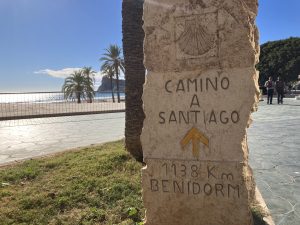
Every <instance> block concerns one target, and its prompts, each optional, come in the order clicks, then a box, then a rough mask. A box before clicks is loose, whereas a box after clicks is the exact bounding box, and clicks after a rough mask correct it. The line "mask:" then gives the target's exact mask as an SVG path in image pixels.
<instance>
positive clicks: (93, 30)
mask: <svg viewBox="0 0 300 225" xmlns="http://www.w3.org/2000/svg"><path fill="white" fill-rule="evenodd" d="M121 4H122V1H121V0H0V92H21V91H57V90H60V89H61V86H62V84H63V81H64V80H63V78H61V77H63V76H65V74H66V73H68V72H69V71H70V70H72V68H81V67H83V66H92V67H93V68H94V70H97V71H99V60H98V59H99V58H100V56H101V54H102V53H103V50H104V49H105V48H106V47H107V46H108V45H109V44H118V45H121V44H122V31H121V23H122V21H121ZM259 10H260V11H259V15H258V18H257V25H258V26H259V29H260V36H261V37H260V38H261V39H260V42H261V43H265V42H267V41H272V40H278V39H284V38H288V37H291V36H294V37H300V16H299V11H300V1H299V0H285V1H283V0H260V9H259ZM70 68H71V69H70Z"/></svg>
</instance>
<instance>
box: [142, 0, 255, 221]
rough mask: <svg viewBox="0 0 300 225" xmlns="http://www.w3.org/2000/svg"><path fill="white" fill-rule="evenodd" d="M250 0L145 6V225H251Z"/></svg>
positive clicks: (153, 1) (155, 1)
mask: <svg viewBox="0 0 300 225" xmlns="http://www.w3.org/2000/svg"><path fill="white" fill-rule="evenodd" d="M257 8H258V3H257V0H145V4H144V31H145V35H146V36H145V44H144V52H145V66H146V69H147V81H146V84H145V87H144V96H143V100H144V111H145V115H146V119H145V122H144V129H143V133H142V137H141V139H142V144H143V152H144V161H145V163H146V165H147V166H146V167H145V168H143V171H142V183H143V184H142V185H143V201H144V205H145V208H146V224H147V225H252V224H253V221H252V216H251V212H250V201H251V199H252V198H253V193H254V186H255V184H254V181H253V179H252V173H251V169H250V167H249V165H248V146H247V137H246V129H247V127H248V126H249V124H250V114H251V112H252V111H253V110H254V109H255V108H256V102H257V100H258V93H259V91H258V84H257V79H258V73H257V71H256V70H255V64H256V63H257V62H258V56H259V47H258V46H259V45H258V32H257V28H256V26H255V18H256V15H257Z"/></svg>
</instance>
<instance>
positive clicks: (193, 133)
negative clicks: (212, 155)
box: [180, 128, 209, 158]
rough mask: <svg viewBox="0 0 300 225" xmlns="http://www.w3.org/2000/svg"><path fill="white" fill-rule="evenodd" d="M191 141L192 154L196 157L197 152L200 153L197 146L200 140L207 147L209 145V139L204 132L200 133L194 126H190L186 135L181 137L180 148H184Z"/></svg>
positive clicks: (197, 155)
mask: <svg viewBox="0 0 300 225" xmlns="http://www.w3.org/2000/svg"><path fill="white" fill-rule="evenodd" d="M190 142H192V146H193V156H194V157H196V158H198V157H199V153H200V148H199V144H200V142H201V143H203V144H204V145H206V146H207V147H208V145H209V140H208V138H207V137H205V135H204V134H202V133H201V132H200V131H199V130H198V129H196V128H192V129H191V130H190V131H189V132H188V133H187V135H186V136H185V137H184V138H183V140H182V141H181V142H180V145H181V147H182V149H183V150H184V148H185V147H186V146H187V145H188V144H189V143H190Z"/></svg>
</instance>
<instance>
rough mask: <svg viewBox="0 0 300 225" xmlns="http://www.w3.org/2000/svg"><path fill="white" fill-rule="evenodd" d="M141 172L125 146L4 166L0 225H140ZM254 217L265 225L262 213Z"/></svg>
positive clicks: (0, 184) (111, 145)
mask: <svg viewBox="0 0 300 225" xmlns="http://www.w3.org/2000/svg"><path fill="white" fill-rule="evenodd" d="M141 168H142V165H141V164H140V163H137V162H136V161H135V160H134V159H133V158H132V157H131V156H130V155H129V154H128V153H127V152H126V151H125V150H124V147H123V142H122V141H118V142H113V143H109V144H105V145H102V146H96V147H89V148H83V149H81V150H77V151H72V152H65V153H61V154H58V155H55V156H53V157H47V158H44V159H36V160H29V161H26V162H24V163H22V164H18V165H13V166H10V167H4V168H2V169H0V225H2V224H3V225H4V224H5V225H7V224H26V225H27V224H37V225H43V224H68V225H72V224H76V225H79V224H123V225H129V224H130V225H131V224H132V225H140V224H142V222H141V221H142V218H144V208H143V205H142V199H141V185H140V180H141V179H140V176H141V175H140V174H141V173H140V170H141ZM253 215H254V219H255V224H256V225H265V223H264V222H263V221H262V215H261V213H260V212H259V210H257V209H254V210H253ZM174 225H175V224H174Z"/></svg>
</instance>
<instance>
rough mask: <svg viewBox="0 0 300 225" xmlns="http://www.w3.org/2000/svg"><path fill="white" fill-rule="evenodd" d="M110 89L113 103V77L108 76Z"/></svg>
mask: <svg viewBox="0 0 300 225" xmlns="http://www.w3.org/2000/svg"><path fill="white" fill-rule="evenodd" d="M110 88H111V97H112V100H113V103H115V95H114V86H113V77H112V76H110Z"/></svg>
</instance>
